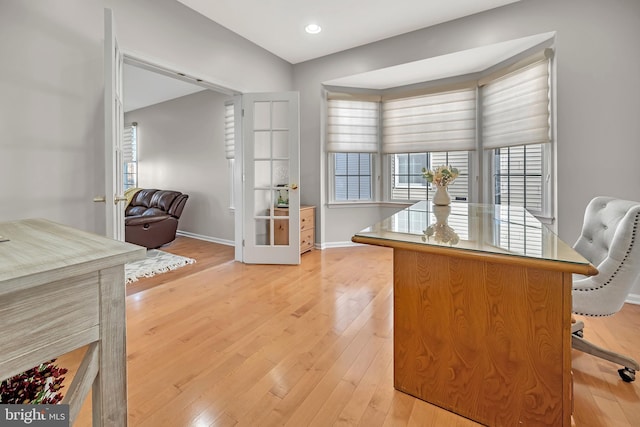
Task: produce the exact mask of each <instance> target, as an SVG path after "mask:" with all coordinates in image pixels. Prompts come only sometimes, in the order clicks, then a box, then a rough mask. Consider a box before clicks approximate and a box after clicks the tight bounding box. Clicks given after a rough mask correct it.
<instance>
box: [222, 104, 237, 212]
mask: <svg viewBox="0 0 640 427" xmlns="http://www.w3.org/2000/svg"><path fill="white" fill-rule="evenodd" d="M235 132H236V128H235V109H234V104H233V101H227V102H225V103H224V152H225V157H226V158H227V161H228V164H229V209H235V198H234V191H235V189H234V185H233V182H234V174H235V156H236V142H235Z"/></svg>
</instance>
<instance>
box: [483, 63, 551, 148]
mask: <svg viewBox="0 0 640 427" xmlns="http://www.w3.org/2000/svg"><path fill="white" fill-rule="evenodd" d="M481 94H482V143H483V147H484V148H485V149H495V148H500V147H511V146H517V145H526V144H541V143H546V142H549V141H550V140H551V137H550V132H551V130H550V129H551V126H550V123H549V120H550V113H549V109H550V95H549V60H543V61H538V62H536V63H533V64H531V65H529V66H527V67H524V68H522V69H520V70H517V71H514V72H512V73H510V74H507V75H506V76H504V77H501V78H499V79H497V80H494V81H492V82H489V83H487V84H486V85H485V86H484V87H483V88H482V89H481Z"/></svg>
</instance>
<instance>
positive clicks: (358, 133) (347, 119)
mask: <svg viewBox="0 0 640 427" xmlns="http://www.w3.org/2000/svg"><path fill="white" fill-rule="evenodd" d="M379 117H380V103H379V102H378V101H364V100H349V99H331V98H329V99H328V100H327V151H328V152H332V153H376V152H378V125H379V121H380V119H379Z"/></svg>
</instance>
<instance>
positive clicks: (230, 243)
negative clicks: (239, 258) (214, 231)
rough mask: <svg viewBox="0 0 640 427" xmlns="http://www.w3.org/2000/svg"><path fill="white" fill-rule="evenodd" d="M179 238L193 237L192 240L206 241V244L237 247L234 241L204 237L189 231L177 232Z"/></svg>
mask: <svg viewBox="0 0 640 427" xmlns="http://www.w3.org/2000/svg"><path fill="white" fill-rule="evenodd" d="M176 234H177V235H178V236H184V237H191V238H192V239H198V240H204V241H206V242H212V243H218V244H220V245H225V246H235V242H234V241H233V240H225V239H218V238H217V237H210V236H203V235H202V234H197V233H190V232H188V231H181V230H178V231H176Z"/></svg>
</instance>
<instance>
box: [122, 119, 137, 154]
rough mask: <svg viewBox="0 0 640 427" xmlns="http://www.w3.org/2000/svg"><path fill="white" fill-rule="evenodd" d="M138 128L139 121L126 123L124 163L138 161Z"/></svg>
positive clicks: (123, 145)
mask: <svg viewBox="0 0 640 427" xmlns="http://www.w3.org/2000/svg"><path fill="white" fill-rule="evenodd" d="M137 128H138V123H136V122H133V123H129V124H126V125H124V132H123V135H122V161H123V162H124V163H131V162H135V161H137V158H138V154H137V148H138V147H137V143H136V142H137Z"/></svg>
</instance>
